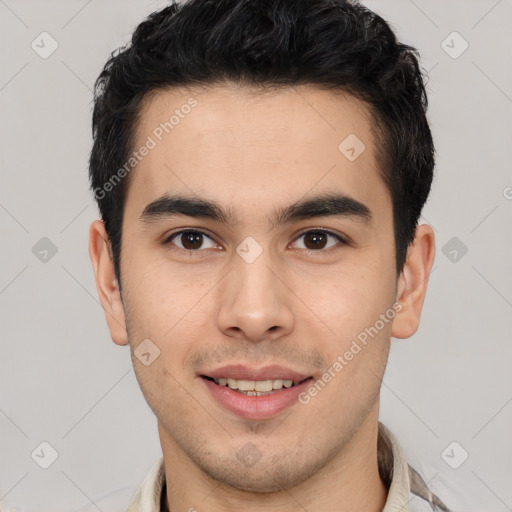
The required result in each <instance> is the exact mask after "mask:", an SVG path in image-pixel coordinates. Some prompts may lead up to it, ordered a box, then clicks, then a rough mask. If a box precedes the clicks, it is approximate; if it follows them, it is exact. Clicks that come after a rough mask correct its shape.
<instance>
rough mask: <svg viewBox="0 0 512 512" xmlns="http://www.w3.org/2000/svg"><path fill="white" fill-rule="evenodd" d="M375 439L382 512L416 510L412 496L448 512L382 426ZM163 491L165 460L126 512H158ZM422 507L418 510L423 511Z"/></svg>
mask: <svg viewBox="0 0 512 512" xmlns="http://www.w3.org/2000/svg"><path fill="white" fill-rule="evenodd" d="M378 435H379V439H378V445H377V448H378V450H377V451H378V461H379V472H380V475H381V478H382V480H383V481H384V482H385V483H386V484H389V488H388V497H387V500H386V504H385V506H384V509H383V510H382V512H414V510H419V509H417V508H416V506H415V505H413V504H412V503H410V502H411V500H413V499H414V498H415V496H418V497H419V498H421V499H420V500H417V499H414V503H418V502H421V503H422V504H423V505H424V504H425V503H428V504H430V507H431V509H432V510H437V508H436V507H440V510H446V511H448V509H447V508H446V507H445V505H444V504H443V503H442V502H441V501H440V500H439V498H438V497H437V496H435V495H434V494H432V492H430V490H429V489H428V488H427V486H426V484H425V482H424V481H423V479H422V478H421V476H420V475H419V474H418V473H417V472H416V471H415V470H414V469H412V468H411V467H410V466H409V464H408V463H407V460H406V459H405V456H404V453H403V451H402V448H401V446H400V444H399V443H398V440H397V439H396V437H395V436H394V435H393V433H392V432H391V431H390V430H389V429H388V428H387V427H386V426H385V425H384V424H383V423H381V422H379V434H378ZM165 488H166V486H165V468H164V459H163V457H160V459H159V460H158V461H157V462H156V464H155V465H154V466H153V467H152V468H151V471H150V472H149V473H148V474H147V475H146V477H145V478H144V480H143V482H142V484H141V485H140V487H139V488H138V490H137V492H136V494H135V496H134V498H133V500H132V502H131V504H130V505H129V507H128V508H127V509H126V512H160V502H161V500H162V490H165ZM421 503H420V507H422V508H421V510H425V508H423V505H421Z"/></svg>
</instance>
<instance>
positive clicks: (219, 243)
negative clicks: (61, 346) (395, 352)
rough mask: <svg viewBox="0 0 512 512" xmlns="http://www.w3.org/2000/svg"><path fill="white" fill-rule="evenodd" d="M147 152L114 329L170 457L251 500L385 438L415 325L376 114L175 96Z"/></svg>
mask: <svg viewBox="0 0 512 512" xmlns="http://www.w3.org/2000/svg"><path fill="white" fill-rule="evenodd" d="M184 105H190V108H189V107H184ZM173 114H175V118H174V119H173V120H172V121H171V122H172V128H169V125H165V124H163V123H165V122H166V121H169V119H170V118H171V115H173ZM162 126H165V127H166V128H167V131H168V133H167V131H166V130H165V129H164V128H162ZM148 137H149V138H148ZM347 137H349V139H347V141H346V142H344V143H343V144H341V149H340V143H342V142H343V141H344V140H345V139H346V138H347ZM355 137H357V138H355ZM150 139H151V141H152V142H151V141H150ZM362 144H364V150H363V151H362V152H361V149H363V146H362ZM143 145H146V146H147V147H149V146H152V147H151V148H150V149H149V150H148V151H144V150H143V151H141V152H140V153H146V154H145V156H143V157H142V158H141V159H140V161H138V162H137V164H136V167H135V168H134V170H133V171H131V172H132V174H131V175H130V179H131V182H130V186H129V189H128V193H127V197H126V203H125V211H124V221H123V226H122V254H121V279H122V303H123V308H122V314H121V312H120V311H119V310H117V313H116V312H115V311H114V310H112V314H111V315H110V317H111V318H110V319H109V326H111V331H112V337H113V339H114V341H115V342H116V343H118V344H123V343H126V342H129V345H130V347H131V351H132V356H133V357H132V359H133V364H134V368H135V372H136V376H137V379H138V382H139V384H140V386H141V389H142V391H143V394H144V396H145V398H146V400H147V402H148V403H149V405H150V407H151V408H152V410H153V411H154V412H155V414H156V416H157V418H158V422H159V433H160V437H161V442H162V446H163V447H164V453H165V450H168V451H171V452H173V453H175V454H176V456H177V457H178V454H180V456H181V457H182V459H184V458H188V459H189V460H191V461H193V463H194V464H195V465H196V466H197V467H198V468H200V469H201V470H202V471H204V473H206V474H207V475H209V476H210V477H212V478H214V479H216V480H219V481H223V482H225V483H227V484H228V485H231V486H233V487H235V488H238V489H244V490H255V491H263V492H267V491H272V490H276V489H278V488H280V487H283V486H291V485H296V484H298V483H300V482H302V481H304V480H305V479H306V478H308V477H310V476H311V475H313V474H315V473H316V472H318V471H319V470H320V469H321V468H323V467H325V466H326V464H327V463H329V462H330V461H332V460H335V458H336V457H337V456H339V455H340V454H342V453H343V451H344V450H346V449H347V447H348V446H349V443H350V441H351V439H352V438H353V437H354V435H355V434H356V433H357V432H358V431H360V429H362V428H363V426H364V425H367V424H368V422H373V423H374V424H376V422H377V418H378V396H379V388H380V380H381V378H382V375H383V373H384V369H385V365H386V361H387V356H388V350H389V342H390V336H391V334H392V324H393V318H394V317H395V316H397V315H399V314H400V313H397V312H396V308H395V309H393V304H394V303H395V300H396V298H397V275H396V269H395V246H394V237H393V217H392V205H391V198H390V194H389V192H388V190H387V188H386V186H385V185H384V182H383V181H382V179H381V177H380V175H379V171H378V162H377V159H376V150H375V141H374V137H373V135H372V130H371V119H370V117H369V115H368V112H367V109H366V107H365V105H364V104H363V103H361V102H360V101H358V100H356V99H354V98H353V97H351V96H348V95H337V96H335V95H334V94H333V93H331V92H327V91H321V90H318V89H315V88H312V87H309V86H301V87H297V88H295V89H291V88H290V89H282V90H280V91H277V92H276V91H274V92H272V93H268V92H266V93H263V92H261V91H257V90H255V89H248V88H243V89H237V88H234V87H232V86H231V85H228V84H226V85H222V86H220V85H218V86H215V87H213V88H210V89H207V90H202V91H199V90H195V91H192V90H191V89H172V90H169V91H161V92H158V93H156V94H153V95H151V96H150V97H148V98H147V99H146V101H145V103H144V109H143V111H142V115H141V119H140V122H139V124H138V127H137V141H136V144H135V149H138V148H141V146H143ZM359 153H360V154H359ZM111 304H112V302H111ZM116 315H117V319H116V322H113V320H112V317H113V316H116ZM396 320H397V319H396V318H395V321H396ZM125 322H126V326H127V329H126V331H124V325H125ZM114 324H115V325H114ZM120 326H122V327H120ZM365 333H366V336H365ZM370 333H371V334H370ZM143 340H150V341H145V342H144V343H145V345H140V344H141V343H142V342H143ZM363 340H365V341H364V342H363ZM139 345H140V347H139ZM138 347H139V348H138ZM356 347H357V348H356ZM141 353H142V354H143V355H142V357H140V356H141ZM136 354H139V357H140V359H139V357H137V356H136ZM329 377H330V378H329ZM222 379H232V380H231V381H228V386H227V387H226V386H223V385H222V384H224V381H223V380H222ZM306 379H307V380H306ZM287 381H292V386H291V387H288V386H289V385H290V382H287ZM269 382H271V384H269ZM229 385H232V386H233V387H236V386H239V387H240V388H244V389H246V390H253V391H252V392H249V393H248V394H244V393H241V392H240V391H241V390H240V389H239V390H238V391H235V390H232V389H230V387H229ZM270 386H272V388H278V389H275V390H274V391H271V392H269V391H268V389H269V387H270ZM279 388H280V389H279ZM314 389H316V392H315V391H314ZM258 390H260V391H259V392H261V393H265V394H263V395H260V396H251V395H254V394H255V392H256V391H258ZM246 393H247V391H246Z"/></svg>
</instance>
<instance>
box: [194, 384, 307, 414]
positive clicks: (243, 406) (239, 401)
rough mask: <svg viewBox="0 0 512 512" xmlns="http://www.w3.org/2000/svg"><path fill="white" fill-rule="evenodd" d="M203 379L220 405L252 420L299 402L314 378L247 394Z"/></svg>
mask: <svg viewBox="0 0 512 512" xmlns="http://www.w3.org/2000/svg"><path fill="white" fill-rule="evenodd" d="M201 379H202V380H203V381H204V383H205V384H206V387H207V388H208V389H209V390H210V393H211V394H212V395H213V397H214V398H215V400H217V402H219V404H220V405H222V406H224V407H225V408H226V409H227V410H228V411H231V412H233V413H235V414H237V415H238V416H241V417H242V418H248V419H251V420H264V419H268V418H271V417H272V416H274V415H276V414H278V413H279V412H281V411H282V410H284V409H286V408H287V407H289V406H290V405H292V404H294V403H295V402H298V396H299V395H300V393H301V392H302V391H304V390H305V389H306V388H307V387H308V386H309V385H310V383H311V380H312V379H311V378H309V379H307V380H305V381H303V382H301V383H300V384H297V385H296V386H292V387H290V388H281V389H278V390H276V391H274V392H272V393H271V394H270V395H261V396H247V395H244V394H242V393H238V392H237V391H233V390H232V389H230V388H229V387H227V386H220V385H219V384H215V382H213V381H211V380H208V379H205V378H204V377H201Z"/></svg>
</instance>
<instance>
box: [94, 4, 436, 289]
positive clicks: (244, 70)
mask: <svg viewBox="0 0 512 512" xmlns="http://www.w3.org/2000/svg"><path fill="white" fill-rule="evenodd" d="M418 57H419V56H418V52H417V50H416V49H415V48H413V47H412V46H409V45H405V44H402V43H400V42H398V41H397V39H396V36H395V34H394V32H393V30H392V29H391V27H390V26H389V25H388V23H386V21H385V20H383V19H382V18H381V17H380V16H378V15H377V14H376V13H374V12H372V11H371V10H369V9H367V8H366V7H364V6H362V5H361V4H359V3H358V2H355V1H348V0H186V1H184V2H180V3H172V4H170V5H169V6H167V7H165V8H163V9H162V10H160V11H157V12H154V13H152V14H150V15H149V16H148V17H147V18H146V19H145V20H144V21H143V22H142V23H141V24H140V25H139V26H138V27H137V28H136V30H135V31H134V33H133V36H132V40H131V43H129V44H127V45H126V46H124V47H122V48H118V49H117V50H115V51H114V52H112V53H111V55H110V58H109V60H108V61H107V63H106V64H105V66H104V68H103V70H102V72H101V73H100V75H99V77H98V79H97V80H96V83H95V89H94V109H93V116H92V131H93V139H94V142H93V147H92V150H91V155H90V160H89V177H90V180H91V189H92V190H93V192H94V195H95V198H96V200H97V201H98V206H99V209H100V213H101V216H102V219H103V221H104V223H105V229H106V232H107V235H108V237H109V240H110V243H111V247H112V256H113V261H114V267H115V272H116V277H117V279H118V282H119V286H121V275H120V253H121V235H122V233H121V231H122V220H123V209H124V203H125V197H126V191H127V187H128V185H129V183H130V177H131V174H128V175H127V176H126V178H124V179H121V180H120V179H119V176H117V178H118V179H117V181H118V182H116V183H114V184H113V186H110V187H108V188H107V187H105V184H106V183H112V179H113V177H114V178H116V176H114V174H115V173H116V172H117V170H118V169H120V168H121V167H123V165H125V164H126V162H127V161H128V159H129V155H130V152H131V151H133V147H132V146H133V143H134V137H135V132H136V126H137V122H138V121H139V115H140V112H141V106H142V101H143V99H144V98H145V96H146V95H147V94H148V93H149V92H153V91H156V90H162V89H163V90H165V89H166V88H171V87H179V86H187V85H199V86H210V85H216V84H222V83H225V82H226V81H231V82H234V83H238V84H241V85H256V86H260V87H261V86H265V87H270V88H272V87H276V88H279V87H293V86H294V85H302V84H312V85H314V86H318V87H319V88H323V89H329V90H337V91H340V92H345V93H349V94H351V95H353V96H354V97H356V98H358V99H360V100H362V101H364V102H365V103H366V105H367V106H368V107H369V111H370V113H371V118H372V130H373V133H374V134H375V140H376V149H377V156H378V161H379V167H380V172H381V176H382V178H383V180H384V182H385V184H386V186H387V188H388V190H389V192H390V195H391V199H392V204H393V223H394V236H395V247H396V269H397V272H398V273H400V272H401V270H402V268H403V265H404V263H405V261H406V256H407V249H408V247H409V245H410V244H411V243H412V241H413V239H414V235H415V231H416V227H417V225H418V219H419V217H420V215H421V211H422V209H423V206H424V204H425V202H426V200H427V197H428V194H429V193H430V188H431V184H432V178H433V171H434V153H435V151H434V144H433V140H432V136H431V132H430V129H429V126H428V122H427V119H426V110H427V95H426V91H425V85H424V81H423V76H422V73H421V70H420V68H419V64H418ZM340 142H341V141H340ZM124 174H126V173H123V176H124Z"/></svg>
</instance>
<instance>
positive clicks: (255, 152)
mask: <svg viewBox="0 0 512 512" xmlns="http://www.w3.org/2000/svg"><path fill="white" fill-rule="evenodd" d="M144 146H147V147H150V149H149V150H147V151H144V153H145V156H144V157H143V158H141V159H140V161H138V162H137V164H136V167H135V169H134V171H132V175H131V183H130V187H129V189H128V196H127V202H128V201H133V200H135V201H136V202H137V203H139V206H140V208H143V206H144V204H147V203H148V202H149V201H151V200H154V199H155V198H156V197H158V196H160V195H162V193H166V192H167V193H169V192H175V191H179V192H185V193H188V194H198V195H201V196H208V195H210V196H211V195H212V193H214V194H215V196H216V197H217V198H218V197H219V196H222V197H221V199H224V200H226V201H231V202H232V204H236V202H237V200H238V201H241V204H244V201H246V200H247V199H254V200H256V198H257V197H259V196H260V197H263V195H264V194H266V195H267V197H274V198H275V197H277V196H279V197H281V196H294V195H295V196H297V195H299V196H303V195H305V194H307V193H308V191H310V190H312V189H313V188H315V189H316V191H317V192H325V191H330V189H332V188H336V187H338V190H340V191H342V192H347V193H351V194H352V195H356V196H357V195H359V198H360V199H365V196H366V200H367V201H368V199H369V198H368V195H369V194H370V195H371V192H372V190H373V191H374V192H375V191H379V192H380V193H382V192H383V191H384V190H385V189H384V188H383V187H384V186H383V182H382V180H381V179H380V175H379V171H378V164H377V160H376V148H375V139H374V135H373V129H372V117H371V115H370V114H369V109H368V107H367V106H366V105H365V104H364V103H363V102H362V101H360V100H358V99H356V98H354V97H353V96H351V95H349V94H345V93H339V92H336V93H335V92H332V91H327V90H321V89H318V88H315V87H312V86H309V85H305V86H297V87H293V88H292V87H281V88H279V89H274V90H268V89H263V88H257V87H253V86H251V87H248V86H237V85H234V84H230V83H226V84H222V85H216V86H209V87H208V88H200V87H194V88H192V87H179V88H170V89H165V90H159V91H153V92H151V93H150V94H148V95H147V96H146V97H145V99H144V101H143V103H142V108H141V110H140V115H139V119H138V123H137V126H136V137H135V144H134V148H133V149H134V150H138V149H140V148H142V147H144ZM372 183H373V186H372ZM243 191H246V192H247V195H246V196H245V197H244V198H243V201H242V196H243Z"/></svg>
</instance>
